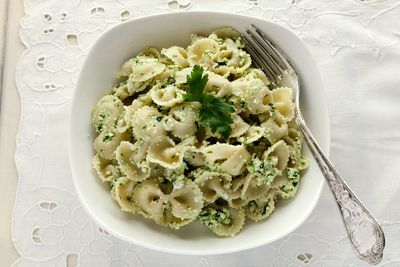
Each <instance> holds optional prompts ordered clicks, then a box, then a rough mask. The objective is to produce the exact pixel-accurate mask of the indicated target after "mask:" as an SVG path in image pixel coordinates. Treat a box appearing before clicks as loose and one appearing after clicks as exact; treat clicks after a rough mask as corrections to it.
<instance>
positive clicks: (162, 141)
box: [92, 28, 309, 236]
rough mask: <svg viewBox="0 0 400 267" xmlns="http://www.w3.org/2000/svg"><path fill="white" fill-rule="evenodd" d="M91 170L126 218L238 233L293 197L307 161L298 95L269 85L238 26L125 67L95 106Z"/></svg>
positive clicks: (144, 55)
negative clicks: (134, 216)
mask: <svg viewBox="0 0 400 267" xmlns="http://www.w3.org/2000/svg"><path fill="white" fill-rule="evenodd" d="M92 122H93V126H94V129H95V130H96V132H97V134H98V135H97V137H96V139H95V141H94V149H95V152H96V154H95V156H94V158H93V168H94V170H95V171H96V172H97V175H98V177H99V178H100V179H101V180H102V181H103V182H107V183H109V184H110V190H111V196H112V198H114V199H115V200H116V202H117V203H118V204H119V206H120V208H121V210H122V211H124V212H132V213H138V214H141V215H143V216H144V217H146V218H148V219H151V220H153V221H155V222H156V223H157V224H160V225H164V226H169V227H171V228H173V229H179V228H181V227H183V226H185V225H187V224H189V223H192V222H194V221H198V222H200V223H201V224H203V225H204V226H206V227H207V228H208V229H210V230H211V231H212V232H213V233H215V234H217V235H219V236H234V235H236V234H237V233H239V231H240V230H241V229H242V227H243V225H244V222H245V218H248V219H250V220H253V221H257V222H258V221H261V220H264V219H266V218H267V217H268V216H270V215H271V213H272V212H273V211H274V209H275V203H276V202H277V201H278V200H279V199H287V198H292V197H293V196H294V195H295V194H296V191H297V188H298V186H299V182H300V179H301V175H302V171H303V170H305V169H306V168H307V167H308V164H309V163H308V160H307V158H306V157H304V155H303V154H302V143H303V141H302V137H301V135H300V133H299V131H298V129H297V128H296V125H295V123H294V104H293V101H292V90H291V89H290V88H287V87H277V86H275V85H273V84H271V83H270V82H269V81H268V79H267V77H266V76H265V74H264V73H263V72H262V71H261V70H260V69H257V68H255V67H253V65H252V63H251V57H250V55H249V54H248V53H247V52H246V51H245V50H244V45H243V42H242V40H241V37H240V35H239V34H238V33H237V32H236V31H234V30H233V29H231V28H219V29H216V30H215V31H214V32H212V33H211V34H210V35H208V36H201V35H198V34H193V35H192V36H191V43H190V45H189V46H188V47H186V48H184V47H179V46H171V47H169V48H163V49H161V50H157V49H156V48H147V49H145V50H143V51H142V52H140V53H138V54H137V55H136V56H135V57H133V58H131V59H129V60H128V61H126V62H125V63H124V64H123V66H122V67H121V70H120V72H119V74H118V81H117V82H116V85H115V86H114V88H112V90H110V92H109V93H108V94H107V95H105V96H103V97H102V98H101V99H100V100H99V101H98V103H97V104H96V106H95V107H94V109H93V117H92Z"/></svg>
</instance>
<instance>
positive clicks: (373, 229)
mask: <svg viewBox="0 0 400 267" xmlns="http://www.w3.org/2000/svg"><path fill="white" fill-rule="evenodd" d="M296 123H297V125H298V127H299V129H300V131H301V133H302V134H303V136H304V139H305V141H306V143H307V144H308V147H309V148H310V151H311V153H312V155H313V157H314V158H315V160H316V162H317V163H318V166H319V168H320V169H321V171H322V174H323V175H324V176H325V178H326V179H327V181H328V184H329V186H330V188H331V190H332V192H333V194H334V196H335V198H336V202H337V204H338V206H339V209H340V212H341V214H342V219H343V222H344V225H345V226H346V230H347V234H348V235H349V237H350V240H351V245H352V247H353V249H354V251H355V253H356V254H357V256H358V257H359V258H360V259H362V260H364V261H366V262H368V263H369V264H378V263H379V262H380V261H381V259H382V256H383V249H384V247H385V235H384V233H383V231H382V228H381V226H380V225H379V223H378V222H377V220H376V219H375V218H374V217H373V216H372V215H371V213H370V212H369V211H368V210H367V208H365V206H364V205H363V204H362V203H361V201H360V200H359V199H358V198H357V196H356V195H355V194H354V193H353V192H352V191H351V189H350V188H349V187H348V186H347V184H346V183H345V182H344V181H343V179H342V178H341V177H340V175H339V174H338V172H337V171H336V170H335V168H334V167H333V166H332V163H331V162H330V161H329V159H328V158H327V156H325V154H324V153H323V152H322V150H321V148H320V147H319V145H318V143H317V142H316V141H315V139H314V137H313V136H312V134H311V132H310V130H309V129H308V127H307V125H306V123H305V121H304V119H303V117H302V115H301V113H300V112H299V111H298V110H297V111H296Z"/></svg>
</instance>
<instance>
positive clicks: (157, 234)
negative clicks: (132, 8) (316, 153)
mask: <svg viewBox="0 0 400 267" xmlns="http://www.w3.org/2000/svg"><path fill="white" fill-rule="evenodd" d="M250 24H255V25H256V26H258V27H259V28H261V29H262V30H263V31H264V32H265V33H267V34H268V35H269V36H270V37H271V38H272V39H273V40H274V41H275V42H276V44H278V45H279V46H280V47H281V48H282V49H283V51H285V53H286V54H287V55H288V56H289V58H290V59H291V61H292V62H293V63H294V65H295V66H296V69H297V70H298V71H299V72H300V76H301V81H302V93H301V100H302V103H301V104H302V105H301V106H302V111H303V113H304V116H305V118H306V121H307V123H308V125H309V127H310V128H311V130H312V132H313V134H314V136H315V138H316V139H317V140H318V142H319V144H320V145H321V147H322V149H323V150H324V151H325V152H326V153H328V152H329V140H330V135H329V121H328V111H327V106H326V101H325V97H324V90H323V85H322V82H321V78H320V74H319V71H318V68H317V66H316V64H315V62H314V60H313V58H312V56H311V54H310V52H309V51H308V49H307V47H306V46H305V45H304V43H303V42H302V41H301V40H300V39H299V38H298V37H297V36H296V35H295V34H294V33H292V32H291V31H289V30H288V29H286V28H284V27H282V26H280V25H278V24H275V23H273V22H269V21H265V20H262V19H258V18H254V17H248V16H242V15H237V14H228V13H218V12H181V13H172V14H171V13H170V14H163V15H156V16H148V17H144V18H138V19H134V20H131V21H127V22H124V23H121V24H119V25H117V26H115V27H114V28H112V29H110V30H108V31H107V32H105V33H104V34H103V35H102V36H101V37H100V38H99V39H98V40H97V42H96V43H95V44H94V45H93V47H92V49H91V50H90V52H89V54H88V55H87V58H86V61H85V63H84V65H83V67H82V70H81V73H80V76H79V81H78V84H77V87H76V90H75V94H74V97H73V103H72V113H71V122H70V140H69V149H70V163H71V169H72V175H73V179H74V183H75V188H76V191H77V194H78V196H79V199H80V200H81V202H82V205H83V206H84V207H85V208H86V210H87V212H88V213H89V214H90V215H91V216H92V218H93V219H94V220H95V221H96V222H97V223H98V224H100V225H101V226H102V227H103V228H104V229H106V230H107V231H109V232H110V233H112V234H113V235H115V236H117V237H119V238H121V239H123V240H126V241H129V242H131V243H134V244H136V245H139V246H143V247H147V248H151V249H155V250H160V251H164V252H172V253H179V254H188V255H210V254H222V253H229V252H235V251H240V250H245V249H250V248H254V247H257V246H261V245H263V244H267V243H270V242H272V241H274V240H277V239H279V238H282V237H284V236H286V235H287V234H289V233H290V232H292V231H294V230H295V229H296V228H297V227H298V226H300V225H301V224H302V223H303V222H304V221H305V220H306V219H307V217H308V216H309V215H310V213H311V212H312V210H313V209H314V207H315V205H316V203H317V202H318V200H319V198H320V194H321V191H322V188H323V183H324V178H323V176H322V175H321V173H320V171H319V169H318V166H317V165H316V163H315V162H314V160H311V166H310V168H309V170H308V171H307V173H306V175H305V176H304V178H303V179H302V181H301V183H300V187H299V190H298V193H297V195H296V196H295V197H294V198H293V199H290V200H286V201H283V200H281V201H279V202H278V203H279V204H278V206H277V208H276V211H275V212H274V213H273V214H272V215H271V217H269V218H268V219H267V220H265V221H262V222H260V223H253V222H251V221H250V220H247V221H246V224H245V226H244V228H243V230H242V231H241V232H240V233H239V234H238V235H237V236H235V237H233V238H218V237H216V236H215V235H214V234H212V233H211V232H210V231H209V230H208V229H206V228H205V227H203V226H201V225H200V224H198V223H193V224H190V225H188V226H185V227H183V228H182V229H181V230H178V231H176V230H172V229H169V228H166V227H162V226H158V225H156V224H155V223H153V222H152V221H150V220H147V219H144V218H142V216H140V215H127V214H126V213H124V212H121V211H120V209H119V207H118V205H117V204H116V202H115V201H114V200H112V198H111V196H110V192H109V189H108V188H107V187H106V186H105V185H104V184H102V183H101V181H100V180H99V179H98V178H97V177H96V174H95V173H94V172H93V170H92V164H91V161H92V158H93V155H94V150H93V145H92V144H93V140H94V138H95V132H94V131H93V129H92V124H91V115H92V108H93V107H94V105H95V104H96V102H97V101H98V100H99V99H100V98H101V97H102V96H103V95H104V94H105V92H106V90H107V89H109V88H110V87H111V86H112V85H113V82H114V79H115V77H116V74H117V72H118V70H119V68H120V67H121V65H122V63H123V62H124V61H125V60H127V59H128V58H130V57H132V56H134V55H135V54H136V53H137V52H138V51H140V50H142V49H143V48H145V47H147V46H155V47H157V48H162V47H169V46H172V45H180V46H186V45H188V42H189V36H190V34H191V33H204V34H207V33H209V32H211V31H212V30H213V29H215V28H218V27H221V26H231V27H233V28H235V29H237V30H239V31H244V30H245V29H246V28H247V27H248V26H249V25H250ZM306 153H308V151H306ZM309 157H311V156H309Z"/></svg>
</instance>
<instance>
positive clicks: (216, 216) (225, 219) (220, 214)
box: [199, 207, 232, 228]
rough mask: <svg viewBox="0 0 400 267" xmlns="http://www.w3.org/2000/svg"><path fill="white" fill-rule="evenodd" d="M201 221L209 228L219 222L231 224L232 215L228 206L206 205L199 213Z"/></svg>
mask: <svg viewBox="0 0 400 267" xmlns="http://www.w3.org/2000/svg"><path fill="white" fill-rule="evenodd" d="M199 221H200V223H202V224H204V225H205V226H207V227H209V228H214V227H216V226H217V225H219V224H225V225H229V224H231V222H232V217H231V214H230V212H229V210H228V209H227V208H213V207H205V208H204V209H203V210H202V211H201V212H200V213H199Z"/></svg>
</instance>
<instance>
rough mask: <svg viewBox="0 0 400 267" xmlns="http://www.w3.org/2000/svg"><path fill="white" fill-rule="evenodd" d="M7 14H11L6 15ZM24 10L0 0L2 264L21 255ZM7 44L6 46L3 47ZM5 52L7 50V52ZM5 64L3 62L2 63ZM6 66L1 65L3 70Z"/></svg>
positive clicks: (18, 4) (17, 1)
mask: <svg viewBox="0 0 400 267" xmlns="http://www.w3.org/2000/svg"><path fill="white" fill-rule="evenodd" d="M6 14H8V15H7V16H6ZM23 14H24V11H23V5H22V0H13V1H9V4H8V0H6V1H0V18H2V19H3V20H4V21H2V22H1V26H0V44H2V45H0V48H1V49H0V60H1V63H4V70H3V73H2V74H3V76H2V77H3V79H1V74H0V81H2V84H0V86H1V88H2V90H1V91H0V92H1V94H2V97H1V102H2V103H1V113H0V155H1V156H0V157H1V158H0V184H1V187H2V196H1V201H0V214H1V219H0V266H10V265H11V264H12V263H13V262H14V261H15V260H16V259H17V258H18V257H19V256H18V253H17V251H16V250H15V248H14V245H13V243H12V240H11V218H12V216H11V215H12V209H13V205H14V200H15V191H16V186H17V179H18V178H17V171H16V168H15V163H14V151H15V136H16V134H17V130H18V120H19V115H20V104H19V97H18V91H17V88H16V85H15V81H14V73H15V67H16V65H17V62H18V60H19V57H20V55H21V53H22V52H23V51H24V46H23V45H22V44H21V42H20V41H19V35H18V31H19V21H20V19H21V18H22V16H23ZM3 44H4V48H5V49H3ZM3 53H4V54H3ZM2 65H3V64H0V66H2ZM1 71H2V69H1V68H0V73H1Z"/></svg>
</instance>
